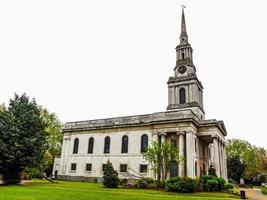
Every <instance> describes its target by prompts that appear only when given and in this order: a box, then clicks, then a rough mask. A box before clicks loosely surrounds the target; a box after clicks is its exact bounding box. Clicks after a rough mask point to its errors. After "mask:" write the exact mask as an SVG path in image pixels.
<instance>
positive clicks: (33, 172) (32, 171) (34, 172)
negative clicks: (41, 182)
mask: <svg viewBox="0 0 267 200" xmlns="http://www.w3.org/2000/svg"><path fill="white" fill-rule="evenodd" d="M25 172H26V173H27V174H28V175H29V176H30V178H43V175H42V173H41V171H40V170H39V169H37V168H36V167H34V168H26V169H25Z"/></svg>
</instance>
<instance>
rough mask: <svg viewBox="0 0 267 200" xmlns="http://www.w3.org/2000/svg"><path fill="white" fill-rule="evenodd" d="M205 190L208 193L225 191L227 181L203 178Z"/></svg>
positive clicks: (210, 177) (216, 178) (212, 177)
mask: <svg viewBox="0 0 267 200" xmlns="http://www.w3.org/2000/svg"><path fill="white" fill-rule="evenodd" d="M203 183H204V188H205V190H206V191H223V190H224V184H225V180H224V179H223V178H221V177H217V176H211V175H207V176H203Z"/></svg>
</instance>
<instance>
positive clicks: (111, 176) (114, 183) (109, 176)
mask: <svg viewBox="0 0 267 200" xmlns="http://www.w3.org/2000/svg"><path fill="white" fill-rule="evenodd" d="M118 184H119V178H118V172H117V171H116V170H114V168H113V166H112V164H111V162H110V161H109V160H108V162H107V164H106V166H105V168H104V176H103V185H104V186H105V187H108V188H117V187H118Z"/></svg>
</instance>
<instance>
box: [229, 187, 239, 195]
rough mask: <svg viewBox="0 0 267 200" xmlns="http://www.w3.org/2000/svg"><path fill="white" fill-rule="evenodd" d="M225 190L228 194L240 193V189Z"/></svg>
mask: <svg viewBox="0 0 267 200" xmlns="http://www.w3.org/2000/svg"><path fill="white" fill-rule="evenodd" d="M227 192H228V193H229V194H234V195H240V191H239V190H238V189H235V188H234V189H228V190H227Z"/></svg>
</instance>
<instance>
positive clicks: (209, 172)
mask: <svg viewBox="0 0 267 200" xmlns="http://www.w3.org/2000/svg"><path fill="white" fill-rule="evenodd" d="M208 175H210V176H217V175H216V169H215V167H214V165H213V164H212V163H211V164H210V167H209V171H208Z"/></svg>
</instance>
